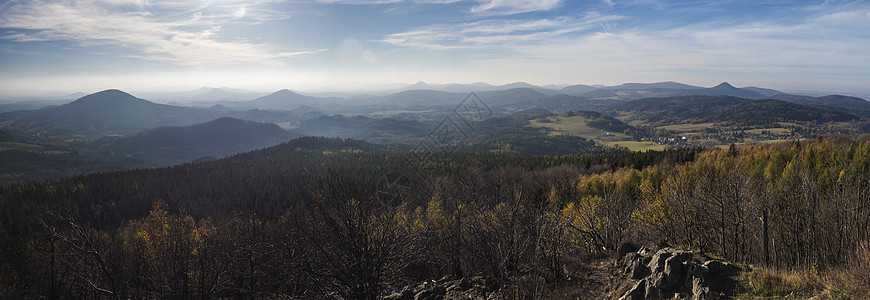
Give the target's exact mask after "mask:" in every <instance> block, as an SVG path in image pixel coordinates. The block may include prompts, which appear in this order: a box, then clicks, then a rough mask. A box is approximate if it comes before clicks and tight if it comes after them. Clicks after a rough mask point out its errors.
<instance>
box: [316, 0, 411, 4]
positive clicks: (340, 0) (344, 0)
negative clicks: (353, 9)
mask: <svg viewBox="0 0 870 300" xmlns="http://www.w3.org/2000/svg"><path fill="white" fill-rule="evenodd" d="M314 2H317V3H326V4H358V5H359V4H390V3H399V2H402V0H315V1H314Z"/></svg>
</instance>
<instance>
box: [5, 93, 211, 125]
mask: <svg viewBox="0 0 870 300" xmlns="http://www.w3.org/2000/svg"><path fill="white" fill-rule="evenodd" d="M217 117H219V114H218V113H217V112H214V111H209V110H206V109H197V108H189V107H180V106H172V105H164V104H157V103H153V102H150V101H148V100H144V99H139V98H136V97H134V96H133V95H130V94H127V93H125V92H122V91H119V90H105V91H102V92H98V93H94V94H90V95H87V96H84V97H81V98H79V99H78V100H75V101H73V102H70V103H67V104H64V105H59V106H54V107H48V108H43V109H38V110H29V111H16V112H7V113H3V114H0V122H3V121H8V122H10V125H8V126H10V127H11V128H13V129H16V130H19V131H22V132H27V133H30V134H34V135H40V136H57V135H107V134H127V133H133V132H137V131H142V130H145V129H149V128H154V127H157V126H168V125H190V124H195V123H199V122H204V121H208V120H212V119H215V118H217Z"/></svg>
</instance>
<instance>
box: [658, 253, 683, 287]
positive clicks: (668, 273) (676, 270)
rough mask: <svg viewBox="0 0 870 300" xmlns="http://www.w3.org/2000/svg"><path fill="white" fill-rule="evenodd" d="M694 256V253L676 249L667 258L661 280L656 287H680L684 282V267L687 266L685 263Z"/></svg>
mask: <svg viewBox="0 0 870 300" xmlns="http://www.w3.org/2000/svg"><path fill="white" fill-rule="evenodd" d="M691 258H692V253H689V252H686V251H680V250H677V251H674V252H673V253H672V256H671V257H668V259H667V260H665V268H664V270H663V271H662V276H661V277H660V278H661V281H660V282H657V285H656V287H657V288H660V289H662V290H674V289H677V288H679V287H680V284H681V283H682V282H683V280H681V279H684V278H685V277H684V275H687V274H685V273H686V272H684V270H685V269H684V268H685V267H686V266H685V265H684V263H685V262H686V261H688V260H689V259H691Z"/></svg>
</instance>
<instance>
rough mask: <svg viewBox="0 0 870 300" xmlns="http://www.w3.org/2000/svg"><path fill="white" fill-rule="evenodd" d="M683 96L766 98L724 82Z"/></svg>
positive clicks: (688, 92)
mask: <svg viewBox="0 0 870 300" xmlns="http://www.w3.org/2000/svg"><path fill="white" fill-rule="evenodd" d="M679 94H681V95H687V96H688V95H706V96H732V97H739V98H746V99H761V98H764V97H765V96H764V95H763V94H761V93H759V92H755V91H752V90H748V89H741V88H736V87H734V86H733V85H731V84H730V83H727V82H723V83H720V84H719V85H717V86H714V87H711V88H704V89H693V90H687V91H683V92H681V93H679Z"/></svg>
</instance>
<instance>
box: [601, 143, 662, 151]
mask: <svg viewBox="0 0 870 300" xmlns="http://www.w3.org/2000/svg"><path fill="white" fill-rule="evenodd" d="M598 142H599V143H601V144H603V145H605V146H610V147H617V146H618V147H626V148H628V150H631V151H647V150H656V151H661V150H665V149H667V148H668V146H665V145H659V144H656V143H653V142H638V141H598Z"/></svg>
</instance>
